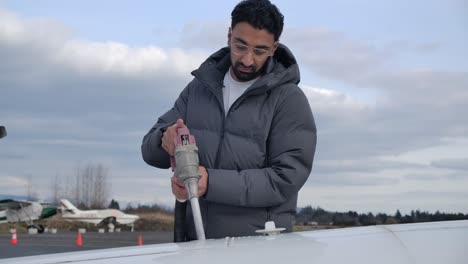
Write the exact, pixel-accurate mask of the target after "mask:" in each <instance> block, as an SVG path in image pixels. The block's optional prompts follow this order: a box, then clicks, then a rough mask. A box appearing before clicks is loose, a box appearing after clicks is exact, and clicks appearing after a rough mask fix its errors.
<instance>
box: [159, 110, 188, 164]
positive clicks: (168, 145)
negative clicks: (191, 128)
mask: <svg viewBox="0 0 468 264" xmlns="http://www.w3.org/2000/svg"><path fill="white" fill-rule="evenodd" d="M183 127H185V124H184V120H182V119H180V118H179V119H177V122H176V123H175V124H174V125H172V126H170V127H168V128H167V129H166V131H165V132H164V134H163V137H162V143H161V146H162V147H163V149H164V150H166V152H167V153H169V155H171V156H174V151H175V144H174V138H175V137H176V135H177V129H178V128H183Z"/></svg>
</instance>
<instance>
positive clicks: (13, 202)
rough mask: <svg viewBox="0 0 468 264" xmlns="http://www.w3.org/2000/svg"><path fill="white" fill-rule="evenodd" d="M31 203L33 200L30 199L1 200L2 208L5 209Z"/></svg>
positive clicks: (13, 208)
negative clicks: (29, 200)
mask: <svg viewBox="0 0 468 264" xmlns="http://www.w3.org/2000/svg"><path fill="white" fill-rule="evenodd" d="M29 205H31V202H28V201H18V200H13V199H4V200H0V210H5V209H12V210H15V209H20V208H22V207H25V206H29Z"/></svg>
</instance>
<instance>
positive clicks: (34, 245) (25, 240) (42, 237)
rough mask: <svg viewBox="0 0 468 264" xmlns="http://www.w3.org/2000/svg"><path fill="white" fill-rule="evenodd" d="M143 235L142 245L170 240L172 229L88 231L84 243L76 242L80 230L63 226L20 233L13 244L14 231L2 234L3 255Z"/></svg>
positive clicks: (124, 241)
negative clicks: (46, 230)
mask: <svg viewBox="0 0 468 264" xmlns="http://www.w3.org/2000/svg"><path fill="white" fill-rule="evenodd" d="M139 235H141V238H142V239H141V240H142V244H143V245H149V244H159V243H169V242H172V241H173V233H172V231H154V232H150V231H145V232H138V231H135V232H130V231H122V232H114V233H98V232H86V233H85V234H82V235H81V240H82V246H77V238H78V232H71V231H64V232H60V230H59V231H58V232H57V233H56V234H51V233H43V234H34V235H31V234H26V233H18V234H17V244H16V245H12V244H11V239H12V235H11V234H9V233H1V234H0V259H4V258H14V257H24V256H33V255H43V254H53V253H62V252H72V251H82V250H91V249H103V248H115V247H128V246H138V238H139Z"/></svg>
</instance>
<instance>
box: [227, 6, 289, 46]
mask: <svg viewBox="0 0 468 264" xmlns="http://www.w3.org/2000/svg"><path fill="white" fill-rule="evenodd" d="M283 20H284V16H283V14H281V12H280V11H279V9H278V8H277V7H276V6H275V5H274V4H272V3H270V1H268V0H243V1H241V2H240V3H239V4H237V5H236V7H234V10H232V13H231V28H232V29H234V26H235V25H236V24H237V23H239V22H247V23H249V24H250V25H251V26H253V27H254V28H257V29H266V30H268V31H269V32H271V33H272V34H273V35H274V36H275V41H277V40H278V39H279V37H280V36H281V32H282V31H283V25H284V22H283Z"/></svg>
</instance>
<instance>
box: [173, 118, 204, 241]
mask: <svg viewBox="0 0 468 264" xmlns="http://www.w3.org/2000/svg"><path fill="white" fill-rule="evenodd" d="M174 144H175V151H174V157H171V166H172V170H173V171H174V174H175V176H176V177H177V178H178V179H179V180H180V181H182V182H183V183H184V186H185V189H186V190H187V193H188V199H189V200H190V205H191V206H192V214H193V220H194V223H195V229H196V232H197V238H198V239H199V240H204V239H205V231H204V229H203V222H202V218H201V211H200V204H199V202H198V180H199V179H200V177H201V175H200V173H199V172H198V167H199V160H198V148H197V145H196V143H195V137H194V136H193V135H190V131H189V130H188V128H187V127H183V128H178V129H177V135H176V137H175V139H174ZM179 201H180V200H179ZM180 202H185V201H180Z"/></svg>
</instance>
